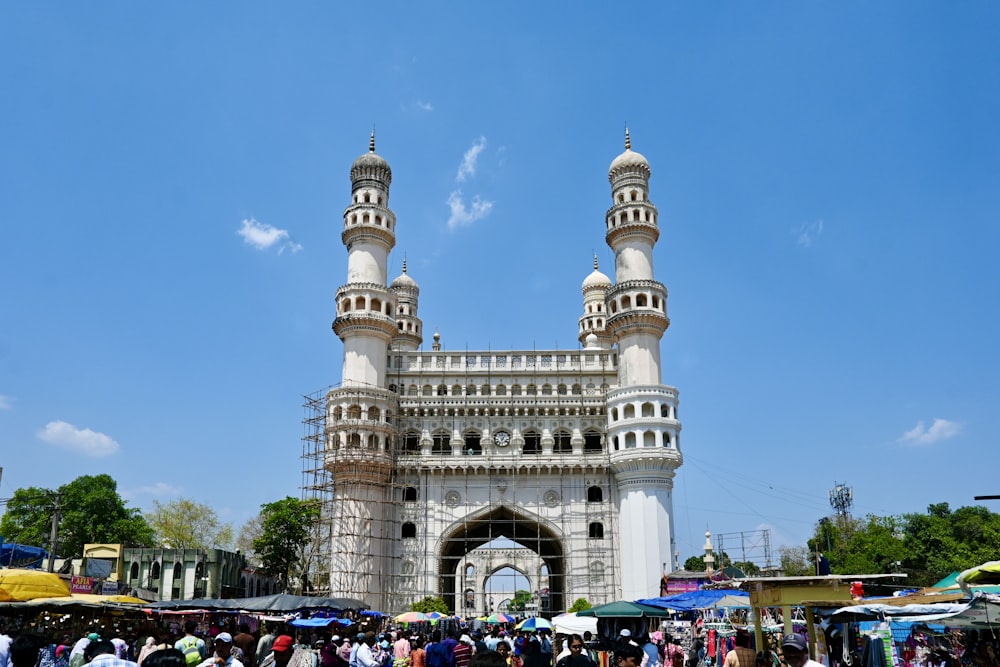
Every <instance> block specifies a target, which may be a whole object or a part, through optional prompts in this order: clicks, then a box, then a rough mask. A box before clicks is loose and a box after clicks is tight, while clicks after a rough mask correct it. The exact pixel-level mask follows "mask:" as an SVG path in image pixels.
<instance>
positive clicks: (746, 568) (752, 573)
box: [733, 560, 760, 577]
mask: <svg viewBox="0 0 1000 667" xmlns="http://www.w3.org/2000/svg"><path fill="white" fill-rule="evenodd" d="M733 567H738V568H739V569H740V570H741V571H742V572H743V574H744V575H746V576H748V577H756V576H758V575H759V574H760V567H759V566H758V565H757V564H756V563H751V562H750V561H748V560H740V561H736V562H735V563H733Z"/></svg>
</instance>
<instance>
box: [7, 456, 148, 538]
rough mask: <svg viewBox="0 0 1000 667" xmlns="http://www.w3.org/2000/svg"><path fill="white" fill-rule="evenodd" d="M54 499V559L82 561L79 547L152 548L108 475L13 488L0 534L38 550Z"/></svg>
mask: <svg viewBox="0 0 1000 667" xmlns="http://www.w3.org/2000/svg"><path fill="white" fill-rule="evenodd" d="M56 499H58V501H59V506H60V518H59V525H58V535H59V544H58V548H57V549H56V551H57V552H58V554H59V555H60V556H63V557H74V556H82V555H83V545H84V544H94V543H108V544H124V545H126V546H142V547H148V546H153V544H155V539H154V538H155V536H154V533H153V529H152V528H151V527H150V526H149V523H148V522H147V521H146V519H145V518H144V517H143V516H142V513H141V512H140V511H139V510H138V509H137V508H134V507H127V506H126V505H125V501H124V500H123V499H122V497H121V496H119V495H118V484H117V482H115V480H114V478H112V477H111V476H110V475H83V476H81V477H77V478H76V479H75V480H73V481H72V482H69V483H68V484H64V485H62V486H60V487H59V488H58V489H56V490H54V491H53V490H50V489H42V488H38V487H29V488H26V489H18V490H17V491H15V492H14V495H13V497H12V498H11V499H10V500H9V501H8V502H7V513H6V514H4V516H3V518H2V519H0V535H3V536H4V539H6V540H8V541H12V542H18V543H20V544H28V545H32V546H38V547H40V546H42V545H43V544H45V543H46V542H47V540H48V535H49V527H50V526H51V521H52V513H53V510H54V507H55V501H56Z"/></svg>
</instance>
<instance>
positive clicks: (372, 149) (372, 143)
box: [368, 125, 375, 153]
mask: <svg viewBox="0 0 1000 667" xmlns="http://www.w3.org/2000/svg"><path fill="white" fill-rule="evenodd" d="M368 152H369V153H374V152H375V126H374V125H372V138H371V139H369V141H368Z"/></svg>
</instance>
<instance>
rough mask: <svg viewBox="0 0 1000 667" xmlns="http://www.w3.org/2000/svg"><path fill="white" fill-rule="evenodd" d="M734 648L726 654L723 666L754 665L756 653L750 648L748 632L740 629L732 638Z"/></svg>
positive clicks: (740, 666)
mask: <svg viewBox="0 0 1000 667" xmlns="http://www.w3.org/2000/svg"><path fill="white" fill-rule="evenodd" d="M733 641H734V642H735V644H736V648H734V649H733V650H732V651H730V652H729V653H727V654H726V660H725V662H724V663H723V667H754V666H755V665H756V664H757V655H756V654H755V653H754V651H753V649H752V648H750V633H748V632H744V631H742V630H740V631H739V632H737V633H736V637H735V638H734V640H733Z"/></svg>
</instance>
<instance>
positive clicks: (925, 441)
mask: <svg viewBox="0 0 1000 667" xmlns="http://www.w3.org/2000/svg"><path fill="white" fill-rule="evenodd" d="M961 432H962V425H961V424H959V423H958V422H953V421H948V420H947V419H935V420H934V423H932V424H931V425H930V428H928V427H927V426H926V425H925V424H924V422H922V421H920V422H917V425H916V426H914V427H913V428H912V429H910V430H909V431H907V432H906V433H904V434H903V435H901V436H900V438H899V442H901V443H903V444H905V445H933V444H934V443H937V442H941V441H942V440H948V439H949V438H954V437H955V436H956V435H958V434H959V433H961Z"/></svg>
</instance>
